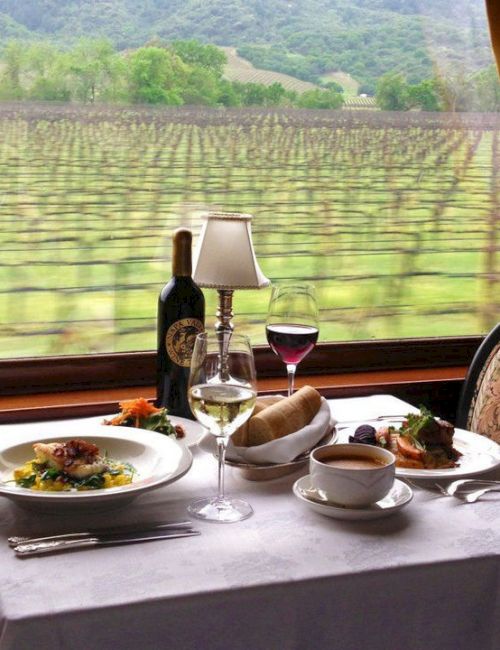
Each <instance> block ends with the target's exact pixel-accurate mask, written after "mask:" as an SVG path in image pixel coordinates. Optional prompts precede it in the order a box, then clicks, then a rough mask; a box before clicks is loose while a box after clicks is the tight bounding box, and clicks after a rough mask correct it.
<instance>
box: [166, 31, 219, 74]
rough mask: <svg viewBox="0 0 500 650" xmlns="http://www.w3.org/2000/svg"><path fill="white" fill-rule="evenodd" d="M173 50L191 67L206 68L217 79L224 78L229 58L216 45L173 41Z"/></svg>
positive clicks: (190, 41) (193, 41) (192, 40)
mask: <svg viewBox="0 0 500 650" xmlns="http://www.w3.org/2000/svg"><path fill="white" fill-rule="evenodd" d="M171 48H172V50H173V51H174V52H175V54H177V56H178V57H179V58H180V59H181V60H182V61H184V63H187V64H188V65H190V66H196V67H201V68H206V69H208V70H210V71H212V72H213V73H215V75H216V76H217V77H222V74H223V72H224V66H225V65H226V63H227V57H226V55H225V54H224V52H223V51H222V50H221V49H219V48H218V47H216V46H215V45H203V43H199V42H198V41H195V40H194V39H191V40H188V41H173V43H172V44H171Z"/></svg>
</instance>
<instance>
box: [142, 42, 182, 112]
mask: <svg viewBox="0 0 500 650" xmlns="http://www.w3.org/2000/svg"><path fill="white" fill-rule="evenodd" d="M188 73H189V68H188V67H187V66H186V65H185V64H184V63H183V62H182V61H181V60H180V58H179V57H178V56H177V55H176V54H174V53H173V52H170V51H168V50H165V49H163V48H160V47H141V48H140V49H139V50H137V51H136V52H134V53H133V54H132V56H131V57H130V89H131V97H132V101H134V102H137V103H145V104H169V105H172V106H180V105H182V103H183V100H182V90H183V88H184V87H185V85H186V83H185V82H186V78H187V76H188Z"/></svg>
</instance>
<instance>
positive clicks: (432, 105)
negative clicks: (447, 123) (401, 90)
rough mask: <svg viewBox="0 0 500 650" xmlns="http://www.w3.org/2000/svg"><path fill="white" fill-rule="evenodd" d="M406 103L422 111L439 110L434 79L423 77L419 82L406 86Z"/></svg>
mask: <svg viewBox="0 0 500 650" xmlns="http://www.w3.org/2000/svg"><path fill="white" fill-rule="evenodd" d="M407 90H408V104H409V106H411V107H415V108H421V109H422V110H423V111H439V110H440V109H441V106H440V103H439V95H438V91H437V87H436V81H435V80H434V79H424V81H421V82H420V83H419V84H412V85H409V86H408V89H407Z"/></svg>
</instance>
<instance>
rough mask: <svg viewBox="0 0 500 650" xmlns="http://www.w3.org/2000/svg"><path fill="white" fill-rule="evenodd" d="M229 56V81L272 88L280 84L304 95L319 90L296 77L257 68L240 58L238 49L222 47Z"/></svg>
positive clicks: (225, 72) (226, 73) (227, 67)
mask: <svg viewBox="0 0 500 650" xmlns="http://www.w3.org/2000/svg"><path fill="white" fill-rule="evenodd" d="M220 49H221V50H223V51H224V52H225V54H226V56H227V64H226V66H225V68H224V76H225V77H226V79H229V81H239V82H241V83H255V84H264V86H270V85H271V84H273V83H280V84H281V85H282V86H283V88H285V89H286V90H294V91H295V92H297V93H303V92H305V91H306V90H314V88H317V86H315V85H314V84H312V83H310V82H309V81H301V80H300V79H296V78H295V77H291V76H290V75H288V74H283V73H282V72H273V71H272V70H261V69H259V68H255V67H254V66H253V65H252V64H251V63H250V61H247V59H244V58H243V57H241V56H238V54H237V53H236V48H234V47H221V48H220Z"/></svg>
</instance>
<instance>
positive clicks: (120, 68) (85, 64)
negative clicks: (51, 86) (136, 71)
mask: <svg viewBox="0 0 500 650" xmlns="http://www.w3.org/2000/svg"><path fill="white" fill-rule="evenodd" d="M70 56H71V63H70V71H71V73H72V75H73V79H74V85H75V88H74V95H75V97H76V99H79V100H80V101H83V102H91V103H93V102H94V101H95V100H96V98H97V97H98V95H99V94H102V93H104V91H105V89H109V87H110V86H111V85H112V83H113V82H114V81H115V80H116V78H117V77H118V76H119V75H120V74H122V73H123V72H124V65H125V64H124V62H123V59H122V58H121V57H120V56H119V55H118V54H116V52H115V51H114V48H113V46H112V45H111V43H110V42H109V41H107V40H105V39H81V40H80V41H79V42H78V43H77V45H76V47H75V48H74V49H73V50H72V51H71V55H70Z"/></svg>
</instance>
